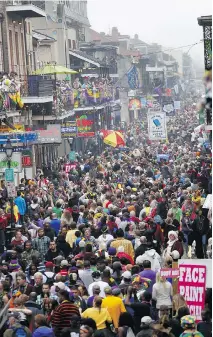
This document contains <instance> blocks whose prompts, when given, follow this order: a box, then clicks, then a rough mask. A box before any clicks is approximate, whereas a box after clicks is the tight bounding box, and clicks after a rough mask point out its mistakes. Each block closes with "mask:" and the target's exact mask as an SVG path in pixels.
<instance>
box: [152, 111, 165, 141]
mask: <svg viewBox="0 0 213 337" xmlns="http://www.w3.org/2000/svg"><path fill="white" fill-rule="evenodd" d="M150 110H153V109H149V110H148V116H147V117H148V135H149V139H150V140H162V139H167V128H166V114H165V112H162V111H156V112H150Z"/></svg>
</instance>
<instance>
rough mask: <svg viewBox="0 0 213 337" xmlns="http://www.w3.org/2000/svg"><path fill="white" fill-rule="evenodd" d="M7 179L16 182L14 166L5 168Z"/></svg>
mask: <svg viewBox="0 0 213 337" xmlns="http://www.w3.org/2000/svg"><path fill="white" fill-rule="evenodd" d="M5 180H6V181H10V182H14V170H13V169H12V168H8V169H6V170H5Z"/></svg>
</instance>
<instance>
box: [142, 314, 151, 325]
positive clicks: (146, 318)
mask: <svg viewBox="0 0 213 337" xmlns="http://www.w3.org/2000/svg"><path fill="white" fill-rule="evenodd" d="M152 322H153V320H152V318H151V317H150V316H144V317H142V318H141V323H143V324H147V325H148V324H151V323H152Z"/></svg>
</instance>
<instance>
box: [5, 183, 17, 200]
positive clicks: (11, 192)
mask: <svg viewBox="0 0 213 337" xmlns="http://www.w3.org/2000/svg"><path fill="white" fill-rule="evenodd" d="M6 187H7V194H8V198H15V197H16V187H15V183H14V182H11V181H6Z"/></svg>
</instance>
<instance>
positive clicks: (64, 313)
mask: <svg viewBox="0 0 213 337" xmlns="http://www.w3.org/2000/svg"><path fill="white" fill-rule="evenodd" d="M73 315H77V316H80V313H79V309H78V307H77V306H76V305H75V304H72V303H71V302H69V301H63V302H62V303H61V304H60V305H59V306H58V307H57V308H56V309H55V310H54V312H53V315H52V319H51V323H52V326H53V327H54V328H55V329H56V331H60V330H62V329H63V328H69V327H70V322H71V319H72V316H73Z"/></svg>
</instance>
